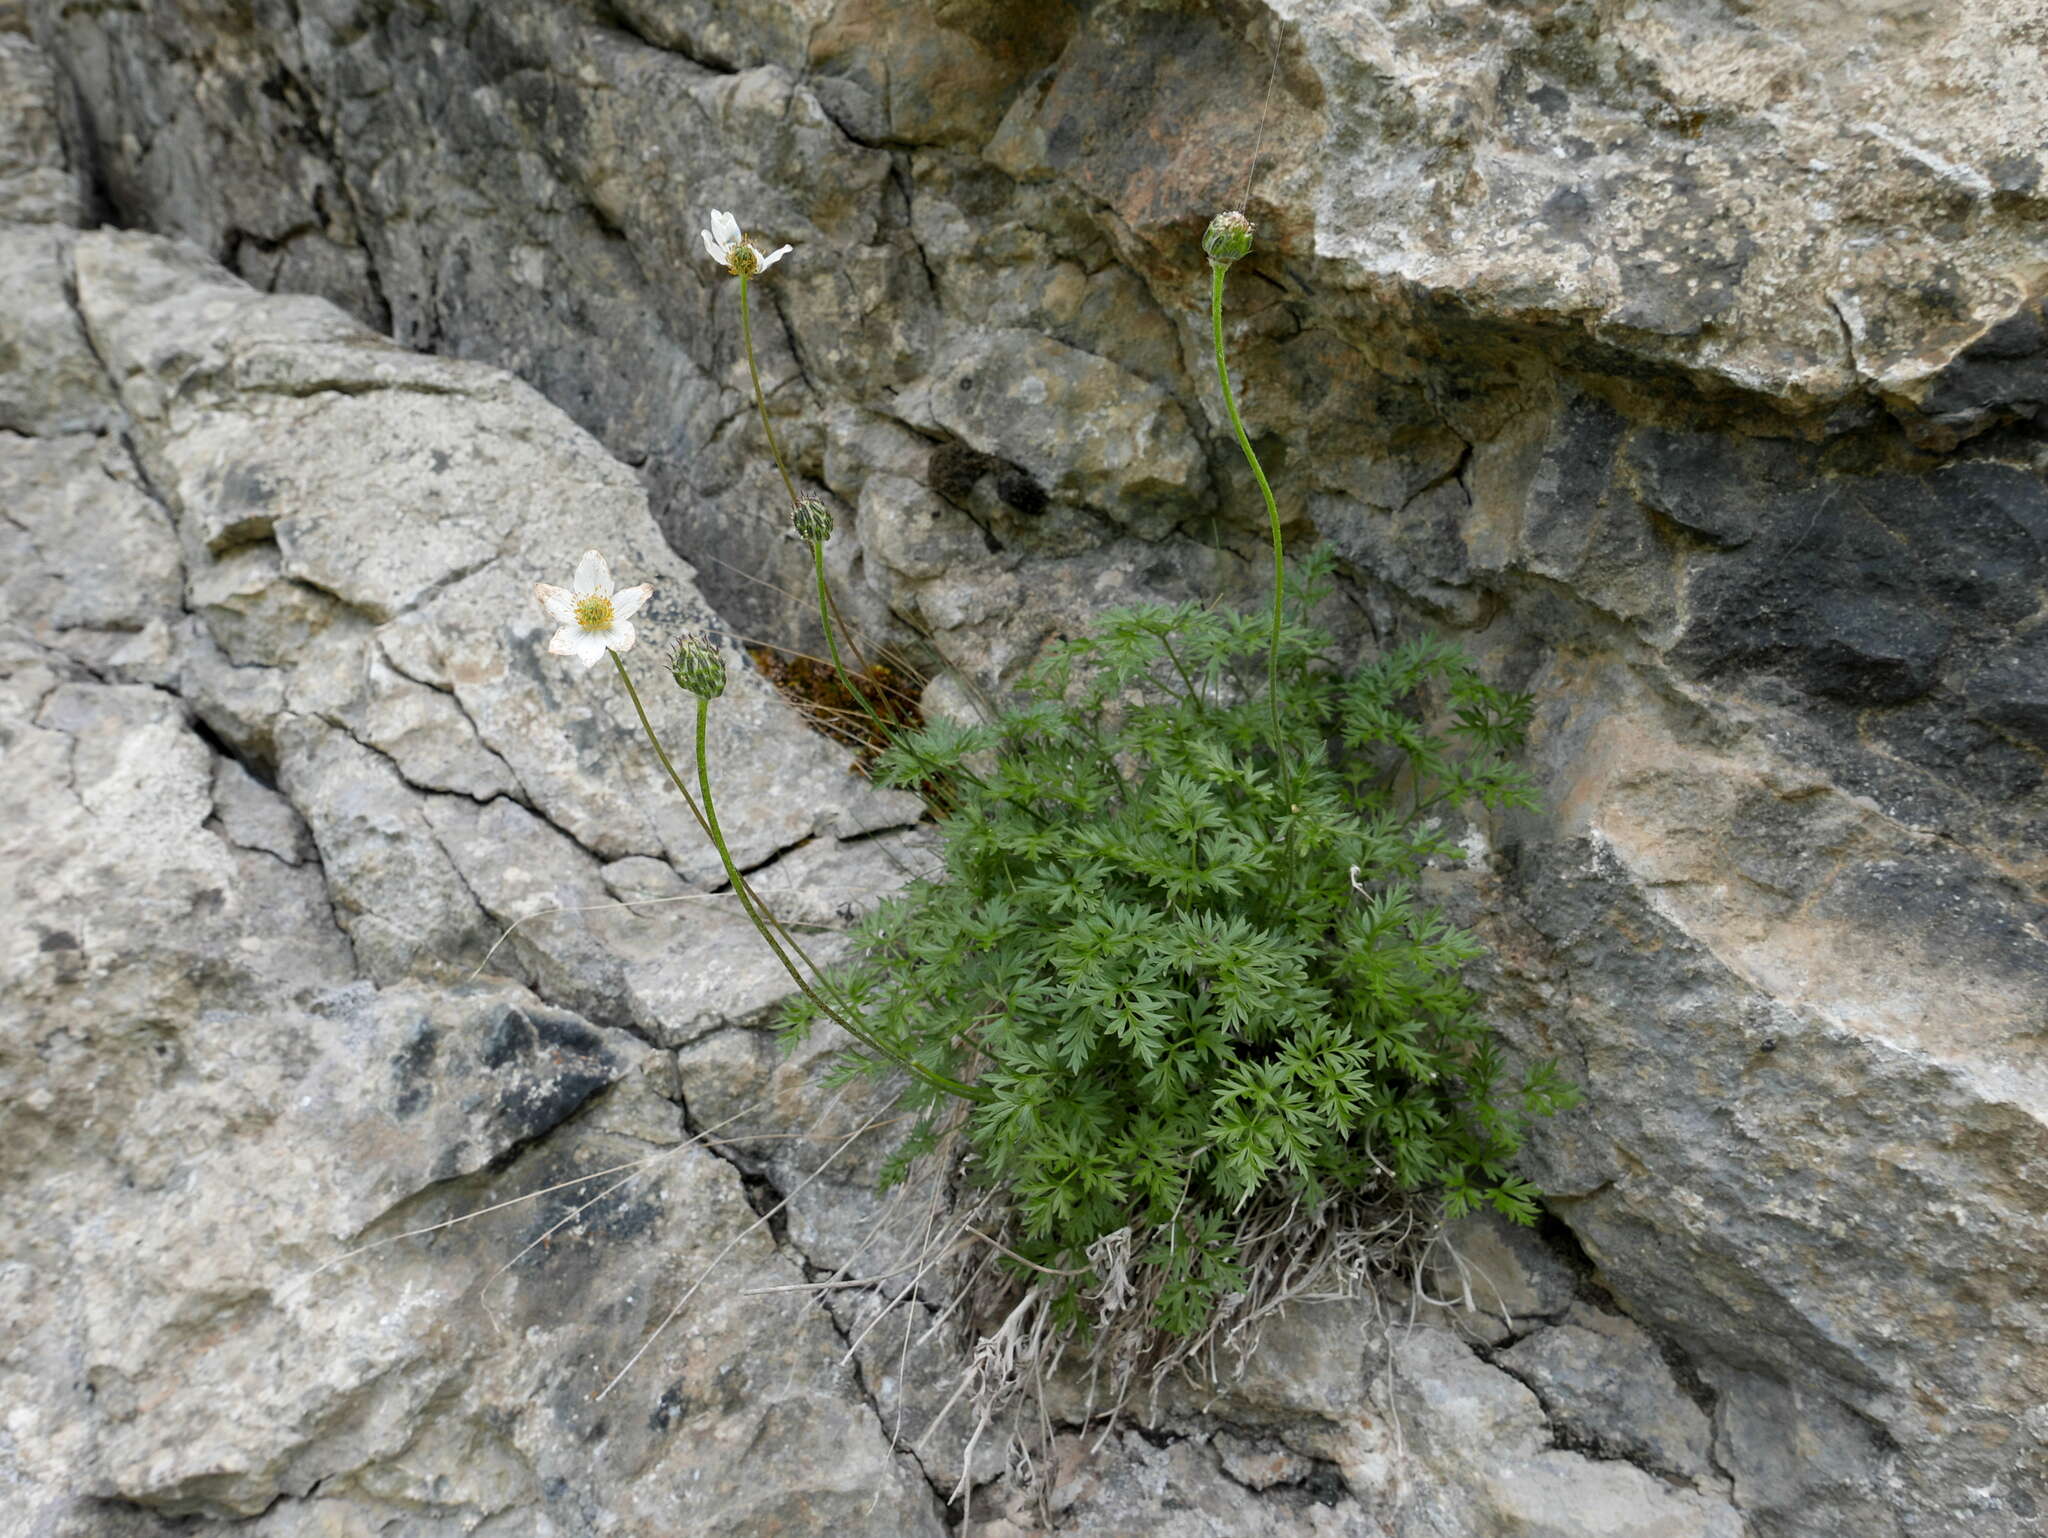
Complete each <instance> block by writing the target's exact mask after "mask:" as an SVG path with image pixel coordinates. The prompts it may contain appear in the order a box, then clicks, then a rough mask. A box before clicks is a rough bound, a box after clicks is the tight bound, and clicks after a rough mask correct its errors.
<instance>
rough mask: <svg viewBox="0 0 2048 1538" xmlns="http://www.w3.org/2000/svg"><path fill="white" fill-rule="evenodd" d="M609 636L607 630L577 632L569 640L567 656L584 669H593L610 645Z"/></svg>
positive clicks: (609, 632)
mask: <svg viewBox="0 0 2048 1538" xmlns="http://www.w3.org/2000/svg"><path fill="white" fill-rule="evenodd" d="M611 634H612V633H611V631H609V630H579V631H577V632H576V633H575V635H573V636H571V637H570V638H569V647H568V655H569V656H571V657H574V658H575V659H576V660H577V661H578V662H580V663H582V664H583V665H584V666H585V667H594V666H596V665H597V659H598V658H600V657H602V656H603V655H604V653H605V647H606V646H607V645H609V644H610V642H611Z"/></svg>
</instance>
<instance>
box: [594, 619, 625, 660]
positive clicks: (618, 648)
mask: <svg viewBox="0 0 2048 1538" xmlns="http://www.w3.org/2000/svg"><path fill="white" fill-rule="evenodd" d="M592 633H593V634H595V635H601V636H603V637H604V644H605V645H607V646H609V647H610V648H611V649H612V650H613V651H615V652H629V651H631V650H632V649H633V622H632V621H631V620H627V619H621V620H613V621H612V628H611V629H609V630H599V631H594V632H592Z"/></svg>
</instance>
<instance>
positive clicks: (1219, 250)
mask: <svg viewBox="0 0 2048 1538" xmlns="http://www.w3.org/2000/svg"><path fill="white" fill-rule="evenodd" d="M1202 249H1203V250H1204V251H1206V252H1208V253H1209V260H1210V261H1212V262H1222V263H1224V264H1225V265H1228V264H1229V263H1231V262H1234V261H1236V260H1238V258H1240V257H1245V256H1249V255H1251V250H1252V222H1251V220H1249V219H1247V218H1245V216H1244V215H1243V214H1240V213H1234V212H1233V213H1228V214H1218V215H1217V216H1216V217H1215V218H1214V219H1211V220H1210V221H1209V228H1208V230H1207V231H1206V232H1204V234H1203V236H1202Z"/></svg>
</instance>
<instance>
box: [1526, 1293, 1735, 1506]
mask: <svg viewBox="0 0 2048 1538" xmlns="http://www.w3.org/2000/svg"><path fill="white" fill-rule="evenodd" d="M1494 1360H1495V1362H1496V1363H1497V1364H1498V1365H1500V1366H1502V1367H1505V1368H1506V1369H1507V1370H1508V1371H1509V1372H1511V1373H1513V1374H1514V1375H1515V1376H1516V1377H1517V1378H1520V1379H1521V1380H1522V1381H1523V1382H1524V1383H1526V1384H1528V1385H1529V1387H1530V1388H1532V1389H1534V1390H1535V1392H1536V1397H1537V1398H1538V1399H1540V1400H1541V1401H1542V1402H1543V1406H1544V1409H1545V1411H1546V1413H1548V1415H1549V1416H1550V1421H1551V1424H1552V1425H1553V1426H1555V1427H1557V1428H1558V1430H1559V1431H1560V1432H1562V1433H1563V1434H1564V1435H1566V1436H1567V1437H1569V1438H1570V1439H1571V1440H1572V1441H1573V1442H1574V1444H1576V1445H1587V1444H1590V1445H1592V1446H1594V1447H1597V1448H1611V1449H1614V1450H1615V1452H1616V1453H1618V1454H1619V1456H1621V1457H1624V1458H1627V1459H1629V1460H1630V1461H1631V1462H1635V1463H1640V1464H1642V1465H1643V1466H1644V1467H1646V1468H1650V1469H1654V1470H1657V1471H1659V1472H1664V1473H1671V1474H1677V1475H1680V1476H1682V1477H1684V1478H1686V1479H1691V1480H1694V1481H1704V1480H1707V1479H1710V1478H1711V1477H1712V1474H1713V1470H1712V1466H1711V1464H1710V1462H1709V1450H1710V1447H1711V1444H1712V1439H1713V1434H1712V1430H1711V1428H1710V1427H1709V1425H1708V1423H1707V1417H1706V1414H1705V1413H1704V1412H1703V1411H1702V1410H1701V1409H1700V1407H1699V1406H1698V1405H1696V1404H1695V1403H1693V1402H1692V1400H1690V1399H1689V1398H1687V1397H1686V1395H1685V1393H1684V1391H1683V1390H1681V1389H1680V1388H1679V1386H1678V1384H1677V1382H1676V1381H1675V1380H1674V1379H1673V1378H1672V1375H1671V1369H1670V1368H1669V1367H1668V1366H1666V1365H1665V1362H1664V1359H1663V1357H1662V1356H1660V1355H1659V1354H1658V1351H1657V1347H1656V1345H1655V1343H1654V1342H1652V1341H1651V1340H1650V1338H1649V1337H1648V1336H1647V1335H1645V1334H1644V1333H1643V1331H1642V1329H1641V1328H1640V1327H1639V1326H1638V1325H1636V1324H1634V1323H1633V1322H1632V1321H1630V1320H1628V1319H1626V1318H1624V1317H1623V1316H1621V1315H1619V1314H1610V1313H1607V1312H1605V1311H1604V1310H1598V1309H1590V1308H1586V1307H1584V1306H1580V1307H1578V1308H1575V1309H1573V1310H1572V1314H1571V1318H1570V1319H1568V1320H1567V1321H1566V1322H1565V1323H1563V1324H1557V1325H1550V1326H1546V1327H1544V1328H1542V1329H1539V1330H1536V1331H1535V1332H1533V1333H1532V1334H1529V1335H1527V1336H1524V1337H1523V1338H1522V1339H1521V1340H1519V1341H1516V1342H1515V1344H1514V1345H1512V1346H1510V1347H1509V1348H1508V1349H1507V1350H1505V1351H1502V1352H1501V1353H1500V1354H1499V1355H1498V1356H1496V1357H1495V1358H1494Z"/></svg>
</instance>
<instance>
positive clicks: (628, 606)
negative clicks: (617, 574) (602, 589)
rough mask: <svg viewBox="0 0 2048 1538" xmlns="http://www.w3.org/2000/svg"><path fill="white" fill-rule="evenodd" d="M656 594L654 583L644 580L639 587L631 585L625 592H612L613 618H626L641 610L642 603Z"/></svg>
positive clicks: (615, 619)
mask: <svg viewBox="0 0 2048 1538" xmlns="http://www.w3.org/2000/svg"><path fill="white" fill-rule="evenodd" d="M653 596H654V584H653V583H652V582H643V583H641V584H640V585H639V586H638V587H629V588H627V589H626V590H625V591H624V592H619V593H614V594H612V619H613V620H614V621H618V620H624V619H628V618H630V617H632V616H633V615H635V614H638V613H639V612H640V605H642V604H643V603H645V602H647V600H648V599H650V598H652V597H653Z"/></svg>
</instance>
